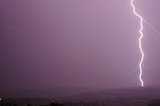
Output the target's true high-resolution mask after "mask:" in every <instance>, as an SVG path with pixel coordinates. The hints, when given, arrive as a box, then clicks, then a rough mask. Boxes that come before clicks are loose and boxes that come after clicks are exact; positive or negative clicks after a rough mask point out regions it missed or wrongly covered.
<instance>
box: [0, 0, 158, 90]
mask: <svg viewBox="0 0 160 106" xmlns="http://www.w3.org/2000/svg"><path fill="white" fill-rule="evenodd" d="M137 1H138V0H137ZM159 4H160V1H159V0H139V1H138V2H136V5H137V9H138V10H139V13H141V14H142V15H143V16H144V17H145V19H146V20H147V21H148V22H149V23H151V24H152V25H153V26H154V27H155V28H156V29H157V30H160V21H159V18H160V12H159V9H160V7H159V6H160V5H159ZM138 28H139V23H138V20H137V18H136V17H135V16H134V15H133V14H132V8H131V7H130V0H0V50H1V52H0V89H24V88H25V89H32V88H50V87H55V86H65V87H75V86H76V87H106V88H116V87H129V86H140V82H139V80H138V73H139V70H136V69H137V68H138V62H139V59H140V52H139V48H138V38H139V34H138V32H137V31H138ZM144 34H145V37H144V39H143V48H144V52H145V55H146V57H145V61H144V65H143V66H144V67H143V69H144V74H143V79H144V83H145V85H146V86H148V85H158V84H159V81H160V71H159V69H160V65H159V63H160V55H159V54H160V49H159V48H160V34H159V35H158V34H156V33H155V32H154V31H153V30H151V28H150V27H148V26H146V24H145V29H144Z"/></svg>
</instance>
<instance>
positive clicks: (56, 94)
mask: <svg viewBox="0 0 160 106" xmlns="http://www.w3.org/2000/svg"><path fill="white" fill-rule="evenodd" d="M98 90H100V88H85V87H54V88H48V89H34V90H19V91H6V92H0V96H1V97H6V98H36V97H38V98H39V97H42V98H62V97H69V96H72V95H77V94H80V93H84V92H90V91H98Z"/></svg>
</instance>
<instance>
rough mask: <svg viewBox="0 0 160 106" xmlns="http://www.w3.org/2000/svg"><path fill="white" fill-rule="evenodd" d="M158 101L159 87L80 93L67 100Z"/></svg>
mask: <svg viewBox="0 0 160 106" xmlns="http://www.w3.org/2000/svg"><path fill="white" fill-rule="evenodd" d="M159 99H160V87H134V88H120V89H110V90H101V91H97V92H87V93H81V94H79V95H77V96H73V97H70V98H68V99H67V100H66V101H67V102H70V101H72V102H109V101H116V102H122V101H124V102H126V101H129V102H133V101H152V100H159Z"/></svg>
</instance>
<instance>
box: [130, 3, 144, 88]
mask: <svg viewBox="0 0 160 106" xmlns="http://www.w3.org/2000/svg"><path fill="white" fill-rule="evenodd" d="M133 2H134V0H131V2H130V3H131V7H132V9H133V14H134V15H135V16H137V17H138V18H139V20H140V22H139V24H140V29H139V34H140V37H139V40H138V44H139V50H140V53H141V58H140V62H139V81H140V83H141V86H142V87H143V86H144V82H143V80H142V74H143V69H142V63H143V60H144V52H143V49H142V38H143V36H144V34H143V21H144V20H143V17H142V16H141V15H140V14H138V13H137V12H136V8H135V5H134V3H133Z"/></svg>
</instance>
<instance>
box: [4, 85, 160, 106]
mask: <svg viewBox="0 0 160 106" xmlns="http://www.w3.org/2000/svg"><path fill="white" fill-rule="evenodd" d="M61 91H63V92H61ZM72 91H73V92H72ZM60 92H61V93H60ZM37 94H38V95H37ZM1 95H2V94H1ZM5 95H7V96H5ZM1 106H160V87H151V86H150V87H132V88H117V89H108V90H105V89H98V88H94V89H93V88H92V89H91V88H76V87H75V88H74V87H72V88H67V87H64V88H63V87H61V88H60V87H59V88H53V89H51V88H50V89H45V90H28V91H27V90H26V91H21V92H12V93H11V92H10V94H3V97H2V98H1Z"/></svg>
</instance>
